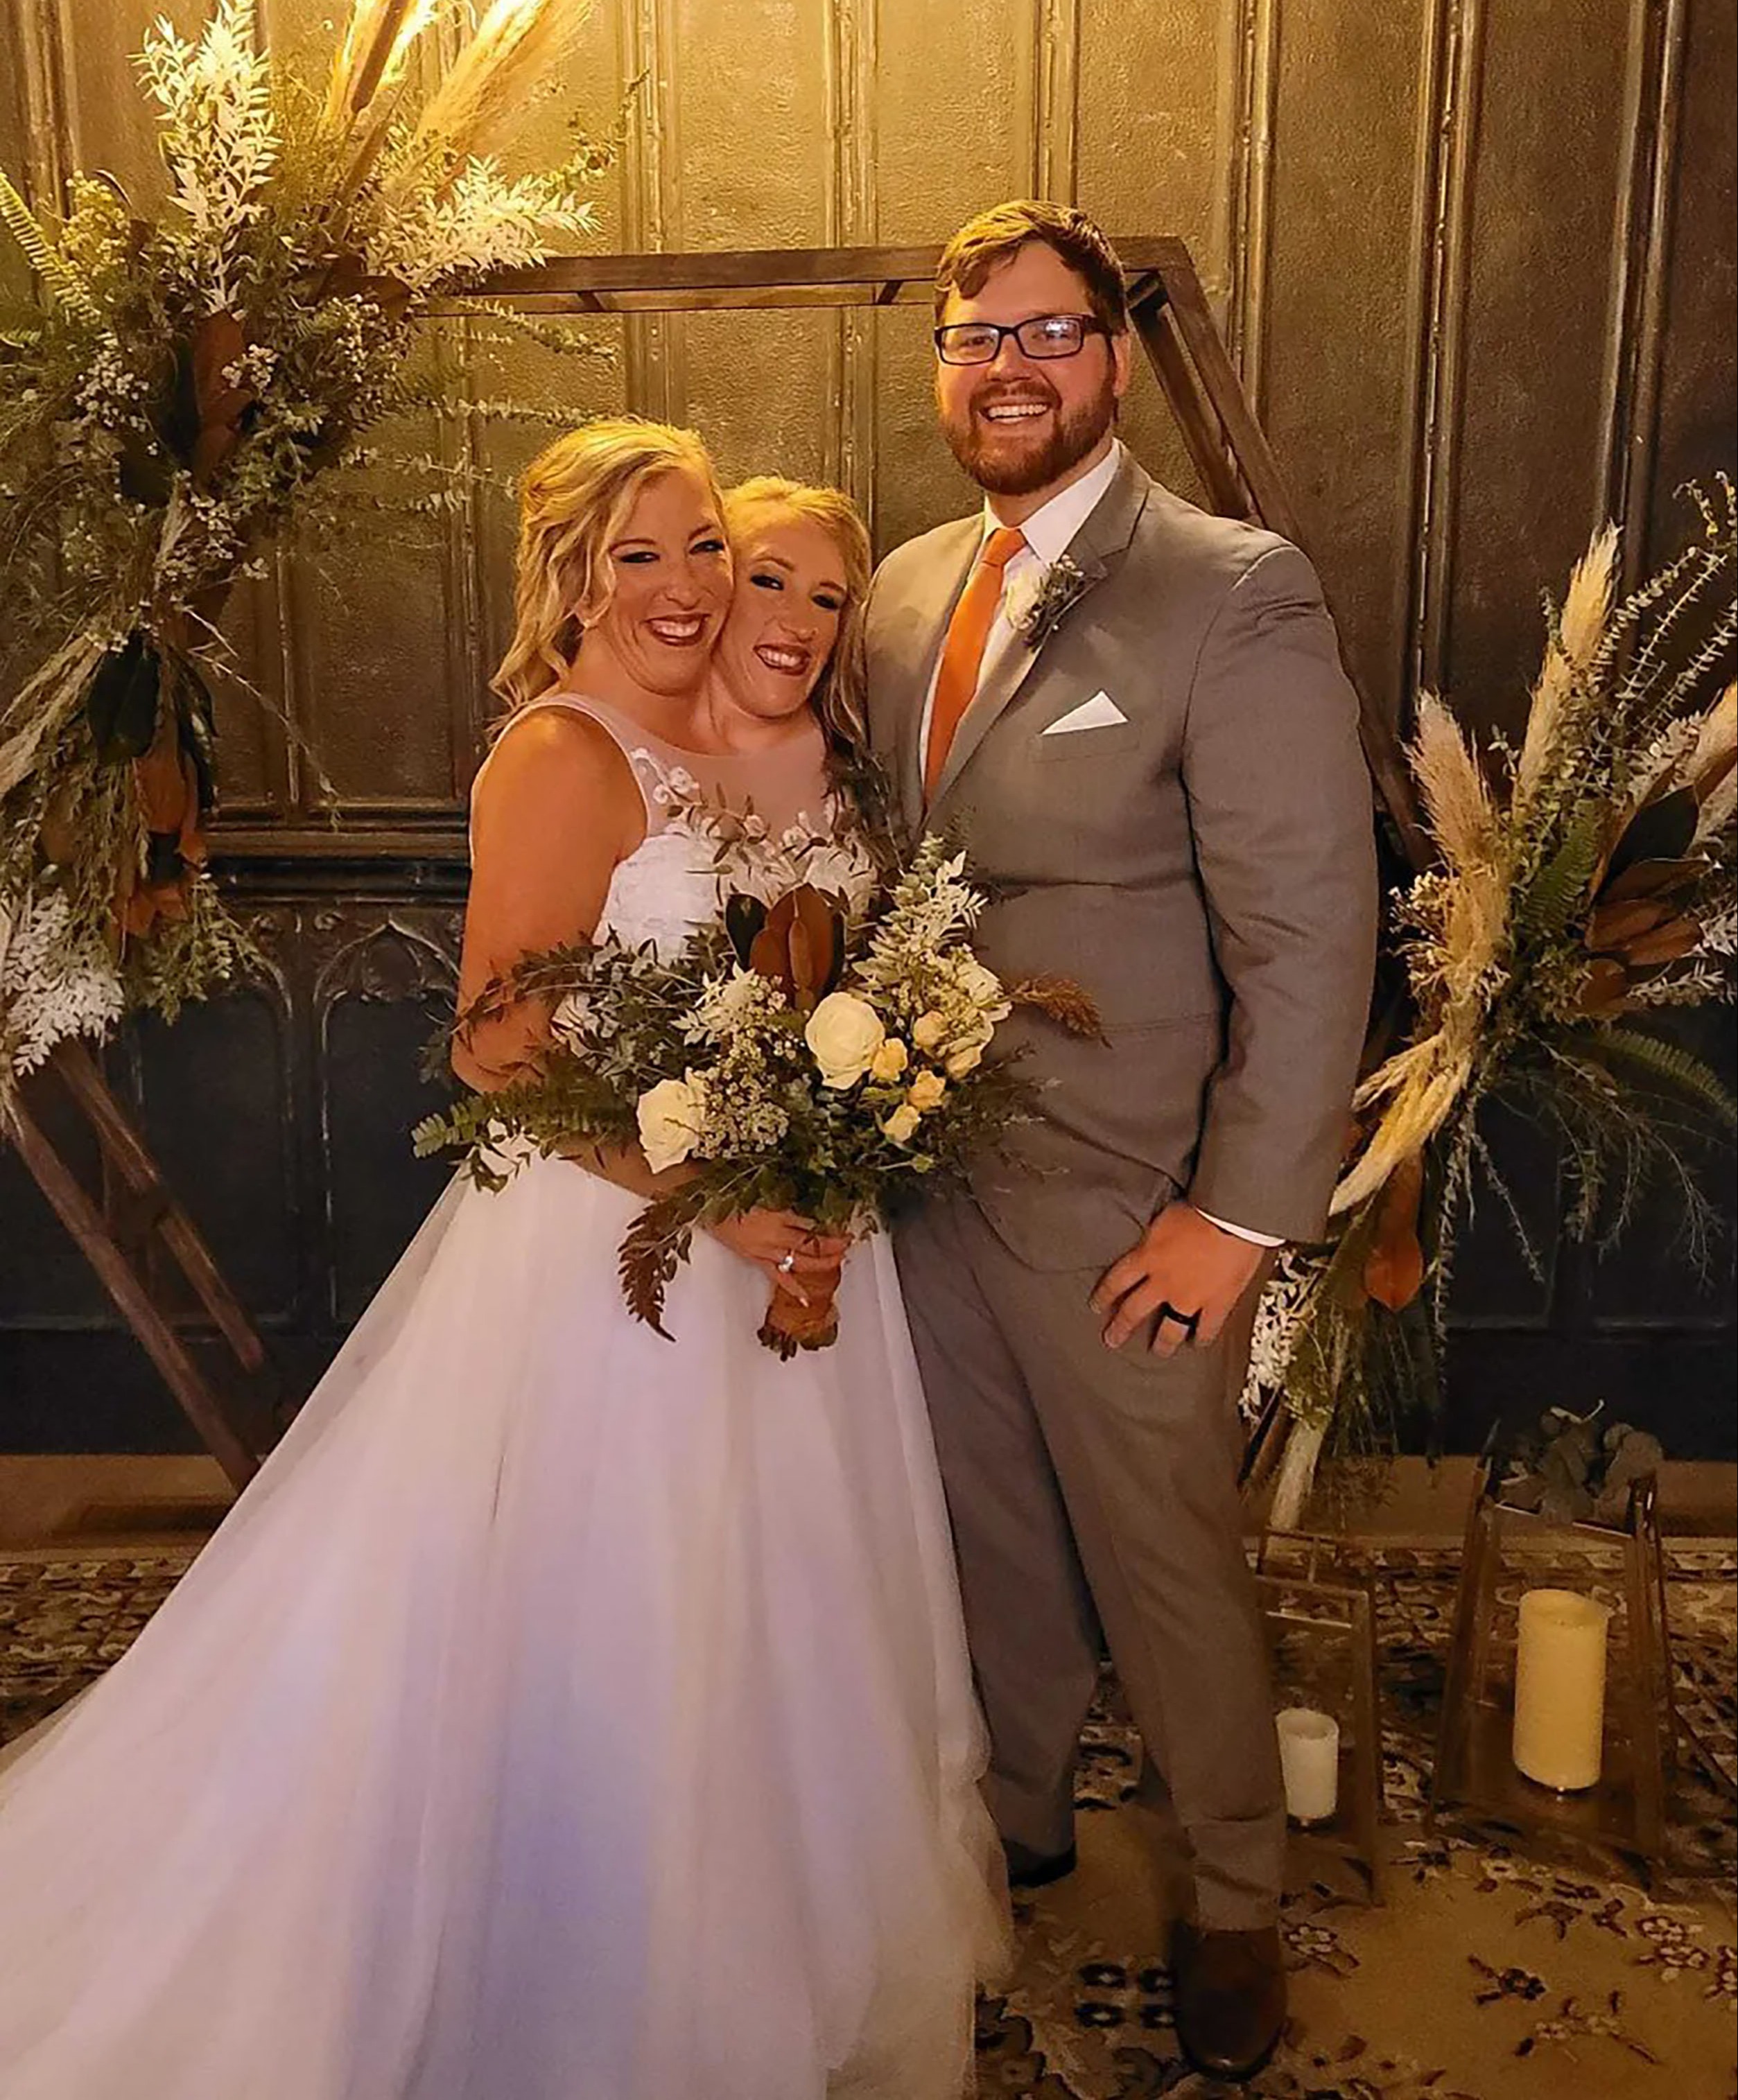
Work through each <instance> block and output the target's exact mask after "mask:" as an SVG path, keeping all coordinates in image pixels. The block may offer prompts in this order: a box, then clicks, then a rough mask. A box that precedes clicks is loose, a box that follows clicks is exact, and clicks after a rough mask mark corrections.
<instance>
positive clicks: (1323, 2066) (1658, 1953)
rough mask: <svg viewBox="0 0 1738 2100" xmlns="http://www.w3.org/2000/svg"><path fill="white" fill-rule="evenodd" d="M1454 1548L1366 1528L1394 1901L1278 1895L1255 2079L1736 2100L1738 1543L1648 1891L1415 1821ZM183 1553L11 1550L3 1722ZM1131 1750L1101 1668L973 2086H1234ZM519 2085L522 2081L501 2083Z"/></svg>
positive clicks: (1702, 1584)
mask: <svg viewBox="0 0 1738 2100" xmlns="http://www.w3.org/2000/svg"><path fill="white" fill-rule="evenodd" d="M1457 1558H1458V1556H1457V1553H1456V1552H1454V1551H1453V1550H1445V1549H1430V1550H1413V1549H1398V1548H1384V1549H1376V1548H1372V1549H1368V1550H1366V1551H1364V1552H1363V1553H1362V1554H1361V1555H1360V1559H1361V1561H1362V1564H1363V1565H1364V1568H1365V1569H1366V1570H1367V1572H1368V1573H1369V1574H1370V1575H1371V1576H1372V1577H1373V1581H1374V1585H1375V1590H1376V1595H1377V1598H1378V1630H1379V1638H1380V1652H1381V1657H1382V1677H1383V1683H1382V1699H1383V1733H1384V1765H1385V1779H1384V1784H1385V1787H1386V1797H1387V1799H1386V1810H1387V1817H1388V1820H1387V1822H1386V1824H1385V1827H1384V1831H1383V1838H1382V1854H1383V1860H1384V1882H1383V1895H1384V1899H1385V1900H1384V1903H1383V1904H1382V1906H1381V1907H1380V1908H1371V1907H1369V1906H1367V1905H1365V1904H1363V1903H1361V1902H1359V1901H1357V1900H1356V1899H1355V1897H1354V1896H1353V1895H1352V1894H1351V1890H1350V1888H1349V1887H1348V1886H1341V1885H1339V1884H1338V1883H1333V1882H1329V1880H1327V1879H1317V1878H1314V1877H1313V1873H1314V1870H1313V1869H1312V1868H1311V1866H1310V1864H1309V1862H1308V1860H1307V1858H1306V1857H1305V1856H1304V1855H1302V1854H1301V1853H1300V1854H1299V1855H1298V1857H1297V1859H1296V1860H1295V1861H1294V1864H1295V1865H1296V1867H1297V1868H1298V1872H1297V1875H1296V1882H1297V1886H1295V1887H1294V1890H1292V1892H1291V1894H1290V1895H1289V1898H1288V1900H1287V1904H1286V1910H1285V1941H1286V1946H1287V1949H1288V1955H1289V1965H1290V1968H1291V1971H1292V1975H1291V1991H1292V2006H1293V2018H1292V2021H1291V2024H1290V2027H1289V2030H1288V2033H1287V2036H1286V2039H1285V2042H1284V2044H1283V2045H1282V2046H1281V2049H1280V2053H1279V2054H1278V2056H1277V2058H1276V2060H1275V2062H1274V2063H1273V2064H1272V2065H1271V2067H1269V2069H1268V2070H1267V2071H1265V2072H1263V2074H1262V2075H1261V2076H1260V2077H1259V2078H1258V2079H1257V2080H1254V2083H1253V2084H1252V2085H1249V2086H1248V2087H1247V2088H1243V2089H1240V2090H1244V2091H1246V2092H1248V2093H1254V2094H1256V2095H1259V2096H1263V2100H1336V2096H1342V2100H1510V2096H1514V2100H1590V2096H1593V2095H1598V2096H1601V2100H1603V2096H1607V2095H1621V2096H1623V2097H1624V2100H1651V2096H1654V2095H1659V2096H1661V2100H1665V2096H1669V2100H1738V2020H1735V2014H1738V1951H1735V1946H1734V1941H1735V1938H1738V1934H1735V1930H1734V1913H1733V1900H1734V1899H1733V1885H1734V1873H1735V1868H1738V1833H1735V1824H1734V1816H1733V1812H1732V1808H1731V1798H1730V1796H1729V1795H1728V1794H1727V1793H1725V1792H1724V1791H1723V1787H1722V1785H1721V1784H1720V1781H1721V1780H1724V1781H1725V1782H1726V1783H1727V1785H1730V1783H1731V1781H1732V1780H1733V1779H1734V1778H1735V1777H1738V1713H1735V1705H1738V1702H1735V1698H1734V1688H1733V1670H1734V1658H1735V1652H1738V1555H1735V1554H1734V1552H1733V1551H1732V1549H1731V1548H1730V1547H1728V1546H1678V1547H1675V1548H1674V1549H1673V1550H1672V1551H1670V1553H1669V1609H1670V1615H1671V1626H1672V1636H1673V1652H1674V1665H1675V1668H1676V1670H1677V1675H1678V1688H1679V1696H1680V1701H1681V1704H1682V1709H1683V1715H1684V1718H1685V1719H1686V1721H1687V1723H1688V1725H1689V1727H1690V1728H1691V1729H1692V1731H1693V1733H1694V1736H1695V1739H1696V1740H1695V1747H1694V1751H1693V1754H1692V1756H1691V1757H1690V1758H1688V1759H1687V1760H1686V1761H1685V1767H1684V1769H1683V1771H1680V1773H1679V1775H1678V1780H1677V1782H1676V1785H1675V1791H1674V1803H1673V1825H1672V1837H1671V1856H1670V1859H1669V1862H1668V1863H1667V1864H1666V1866H1665V1868H1664V1869H1663V1870H1662V1871H1661V1872H1659V1873H1656V1875H1655V1876H1654V1877H1653V1878H1652V1886H1650V1887H1647V1888H1644V1887H1643V1886H1641V1885H1640V1882H1639V1880H1638V1878H1637V1877H1635V1876H1634V1874H1633V1873H1631V1872H1630V1870H1628V1869H1627V1868H1624V1867H1623V1866H1622V1865H1621V1864H1620V1863H1618V1862H1617V1861H1616V1860H1613V1861H1612V1862H1611V1863H1610V1864H1609V1865H1608V1867H1607V1868H1605V1869H1604V1870H1603V1871H1599V1872H1594V1871H1591V1870H1590V1869H1589V1868H1585V1866H1584V1867H1580V1868H1574V1869H1563V1868H1553V1867H1550V1866H1546V1865H1542V1864H1538V1863H1537V1862H1535V1861H1533V1860H1529V1859H1528V1858H1527V1857H1525V1856H1524V1855H1522V1854H1521V1853H1519V1852H1518V1851H1515V1850H1512V1849H1510V1847H1508V1846H1505V1845H1502V1844H1500V1843H1497V1842H1491V1841H1490V1840H1489V1838H1488V1837H1481V1836H1480V1835H1479V1833H1477V1832H1476V1831H1474V1830H1471V1829H1458V1830H1454V1831H1450V1830H1448V1829H1439V1830H1437V1831H1435V1832H1434V1833H1433V1832H1430V1831H1427V1830H1426V1828H1425V1827H1424V1823H1423V1800H1424V1793H1425V1789H1426V1785H1427V1783H1428V1773H1429V1767H1430V1758H1431V1748H1432V1744H1433V1741H1434V1736H1435V1723H1436V1709H1437V1704H1438V1701H1439V1697H1440V1693H1441V1683H1442V1668H1443V1661H1444V1651H1445V1648H1446V1645H1447V1640H1448V1630H1449V1624H1450V1620H1451V1617H1452V1612H1453V1586H1454V1576H1455V1570H1456V1565H1457ZM185 1565H186V1556H185V1555H181V1556H179V1557H173V1556H170V1557H163V1558H152V1559H119V1558H117V1559H109V1560H78V1561H60V1562H52V1561H51V1562H46V1563H36V1564H0V1741H4V1740H7V1739H9V1738H10V1737H11V1736H16V1735H18V1734H20V1733H22V1732H23V1731H24V1729H26V1728H27V1727H30V1726H32V1725H33V1723H36V1722H37V1721H38V1720H40V1719H41V1718H43V1717H44V1716H45V1715H46V1714H50V1713H51V1712H52V1711H53V1710H55V1708H56V1707H57V1706H59V1705H60V1704H61V1703H62V1702H63V1701H65V1700H66V1699H68V1698H69V1697H71V1696H73V1694H74V1693H76V1692H78V1691H79V1690H80V1689H82V1687H84V1686H85V1685H86V1684H88V1683H91V1682H92V1681H93V1680H94V1679H95V1678H96V1677H98V1676H99V1675H100V1674H101V1673H102V1671H103V1670H104V1669H105V1668H106V1667H107V1666H108V1664H110V1663H111V1662H113V1661H114V1660H115V1658H116V1657H117V1656H119V1655H121V1654H122V1652H124V1651H125V1649H126V1646H127V1644H128V1643H129V1642H130V1640H131V1639H133V1638H134V1636H135V1635H136V1634H137V1633H138V1631H139V1628H140V1627H141V1626H143V1625H144V1622H145V1621H146V1620H147V1619H148V1617H150V1615H151V1613H152V1612H153V1610H155V1608H157V1605H158V1604H160V1603H161V1601H162V1599H163V1598H164V1597H165V1596H166V1595H167V1594H168V1592H169V1590H170V1588H171V1587H172V1586H174V1583H175V1579H176V1577H178V1576H179V1573H181V1570H182V1568H184V1566H185ZM1137 1769H1138V1767H1137V1760H1136V1755H1135V1744H1134V1736H1133V1734H1132V1732H1131V1731H1130V1729H1129V1727H1127V1725H1126V1723H1125V1722H1124V1721H1123V1719H1122V1718H1121V1715H1120V1711H1119V1703H1118V1700H1117V1692H1116V1687H1115V1686H1114V1684H1112V1683H1110V1682H1109V1680H1108V1679H1107V1682H1106V1684H1105V1687H1104V1689H1103V1696H1102V1697H1101V1699H1100V1701H1099V1707H1098V1710H1096V1712H1095V1715H1094V1718H1093V1720H1092V1723H1091V1724H1090V1727H1089V1728H1088V1731H1087V1736H1086V1745H1085V1755H1084V1758H1083V1761H1082V1767H1081V1802H1082V1807H1083V1810H1084V1811H1085V1812H1084V1813H1083V1814H1082V1815H1081V1866H1080V1870H1079V1872H1078V1873H1077V1874H1075V1875H1074V1876H1073V1877H1072V1878H1071V1879H1070V1880H1068V1882H1063V1883H1060V1884H1059V1885H1057V1886H1055V1887H1054V1888H1051V1889H1048V1890H1044V1891H1043V1892H1042V1893H1041V1895H1039V1896H1037V1897H1036V1898H1028V1899H1022V1902H1021V1905H1020V1926H1021V1930H1020V1939H1019V1959H1018V1965H1017V1967H1016V1970H1015V1974H1014V1976H1013V1977H1012V1979H1011V1981H1010V1983H1009V1984H1008V1986H1007V1988H1006V1991H1005V1992H1004V1993H1003V1994H1002V1995H1001V1996H997V1997H995V1998H993V1999H989V2000H986V2001H985V2002H984V2005H983V2007H982V2009H981V2013H980V2034H979V2072H980V2096H981V2100H1152V2096H1155V2095H1160V2094H1165V2095H1177V2096H1182V2100H1208V2096H1210V2095H1214V2094H1218V2093H1227V2092H1229V2091H1231V2090H1232V2089H1230V2088H1227V2087H1224V2086H1221V2085H1216V2084H1214V2082H1213V2081H1211V2080H1205V2079H1202V2078H1201V2077H1199V2076H1194V2075H1192V2074H1191V2073H1190V2072H1189V2071H1188V2070H1187V2067H1186V2066H1185V2065H1184V2064H1183V2063H1182V2062H1181V2061H1180V2059H1179V2057H1178V2054H1177V2049H1176V2042H1175V2036H1174V2023H1173V2018H1172V2011H1171V1979H1170V1972H1169V1970H1168V1969H1167V1968H1166V1966H1165V1963H1164V1961H1163V1960H1162V1958H1161V1952H1162V1947H1163V1932H1162V1928H1161V1924H1160V1920H1161V1917H1162V1916H1163V1914H1164V1913H1165V1906H1166V1891H1165V1886H1163V1883H1164V1876H1163V1874H1162V1872H1161V1868H1160V1867H1159V1866H1158V1864H1157V1857H1158V1854H1157V1848H1156V1846H1155V1845H1154V1844H1153V1843H1152V1824H1151V1823H1150V1822H1149V1820H1148V1811H1147V1810H1146V1809H1145V1807H1143V1805H1142V1804H1140V1803H1138V1802H1134V1798H1133V1797H1134V1781H1135V1778H1136V1775H1137ZM504 2100H506V2097H505V2096H504Z"/></svg>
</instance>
